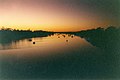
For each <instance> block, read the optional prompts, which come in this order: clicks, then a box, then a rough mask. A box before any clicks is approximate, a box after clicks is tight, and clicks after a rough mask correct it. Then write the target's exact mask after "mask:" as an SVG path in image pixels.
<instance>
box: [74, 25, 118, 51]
mask: <svg viewBox="0 0 120 80" xmlns="http://www.w3.org/2000/svg"><path fill="white" fill-rule="evenodd" d="M75 35H77V36H80V37H81V38H84V39H85V40H87V41H88V42H89V43H91V44H92V45H94V46H96V47H99V48H101V49H103V50H107V51H116V49H117V48H120V28H116V27H113V26H110V27H108V28H107V29H104V28H101V27H99V28H97V29H91V30H84V31H80V32H76V33H75Z"/></svg>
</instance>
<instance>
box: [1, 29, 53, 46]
mask: <svg viewBox="0 0 120 80" xmlns="http://www.w3.org/2000/svg"><path fill="white" fill-rule="evenodd" d="M53 34H54V33H53V32H47V31H42V30H37V31H30V30H16V29H11V28H2V29H1V30H0V43H2V44H9V43H11V42H13V41H17V40H21V39H27V38H28V39H29V38H33V37H47V36H49V35H53Z"/></svg>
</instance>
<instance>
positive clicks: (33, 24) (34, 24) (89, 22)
mask: <svg viewBox="0 0 120 80" xmlns="http://www.w3.org/2000/svg"><path fill="white" fill-rule="evenodd" d="M86 2H89V1H88V0H84V1H83V0H81V2H79V1H78V0H71V1H69V0H64V1H63V0H61V1H60V0H0V27H2V26H4V27H7V28H13V29H22V30H26V29H30V30H45V31H61V32H63V31H80V30H84V29H90V28H96V27H108V26H109V25H114V26H120V23H119V22H118V21H119V18H118V17H119V16H116V14H117V13H116V14H115V16H114V13H111V14H112V16H111V14H108V13H107V12H106V11H104V8H103V9H102V8H99V6H97V5H95V4H94V5H93V6H91V5H87V4H86ZM77 3H79V5H78V4H77ZM89 3H90V4H92V2H89ZM113 4H114V3H113ZM100 5H103V4H100ZM104 5H105V4H104ZM96 7H97V8H96ZM109 7H110V6H108V8H106V9H108V10H109V9H110V8H109ZM112 7H115V5H113V6H112ZM115 8H116V7H115ZM110 11H111V9H110Z"/></svg>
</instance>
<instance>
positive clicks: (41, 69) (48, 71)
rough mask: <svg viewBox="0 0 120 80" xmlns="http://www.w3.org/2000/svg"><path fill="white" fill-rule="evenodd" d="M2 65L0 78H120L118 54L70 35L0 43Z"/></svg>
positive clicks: (0, 63) (0, 61) (0, 62)
mask: <svg viewBox="0 0 120 80" xmlns="http://www.w3.org/2000/svg"><path fill="white" fill-rule="evenodd" d="M34 42H35V43H34ZM0 65H1V66H0V68H1V70H0V78H1V79H13V78H14V79H43V78H45V79H53V78H54V79H58V78H59V79H65V78H67V79H68V78H74V79H80V78H82V79H96V78H97V79H101V78H102V79H103V78H104V79H117V78H119V74H120V70H119V68H120V66H119V56H118V55H116V54H113V53H110V54H108V53H107V51H105V50H102V49H100V48H98V47H95V46H93V45H92V44H91V43H89V42H87V41H86V40H85V39H84V38H80V37H78V36H74V35H67V34H60V35H59V34H55V35H52V36H48V37H37V38H31V39H24V40H19V41H13V42H11V43H9V44H4V45H3V44H0Z"/></svg>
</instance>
